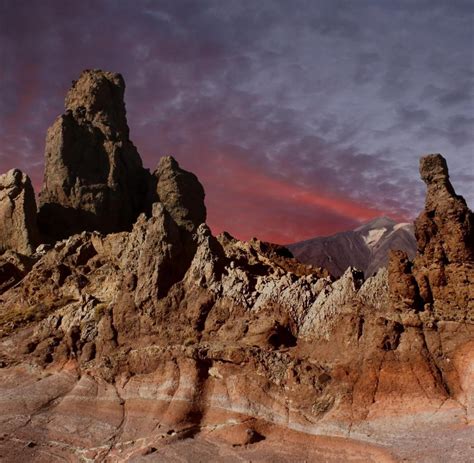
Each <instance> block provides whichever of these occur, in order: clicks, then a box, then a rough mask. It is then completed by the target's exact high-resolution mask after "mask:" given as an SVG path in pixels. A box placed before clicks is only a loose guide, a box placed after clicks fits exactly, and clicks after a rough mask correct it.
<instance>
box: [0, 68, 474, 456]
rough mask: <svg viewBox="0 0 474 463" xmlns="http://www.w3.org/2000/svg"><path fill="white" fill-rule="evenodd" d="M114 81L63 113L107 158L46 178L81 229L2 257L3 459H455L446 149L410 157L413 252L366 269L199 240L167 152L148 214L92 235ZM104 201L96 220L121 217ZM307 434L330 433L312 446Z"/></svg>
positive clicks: (463, 404)
mask: <svg viewBox="0 0 474 463" xmlns="http://www.w3.org/2000/svg"><path fill="white" fill-rule="evenodd" d="M102 78H103V79H105V80H104V81H103V80H102ZM120 82H121V80H120V79H119V78H118V77H116V76H114V75H109V74H107V73H101V74H100V75H98V74H97V72H93V73H91V72H88V73H85V74H84V75H83V76H82V77H81V79H80V81H79V82H78V83H77V84H76V85H75V87H74V88H73V91H71V94H70V95H69V96H68V98H67V104H68V106H69V107H70V108H71V113H68V114H66V116H63V118H64V119H60V122H59V123H58V124H59V127H62V128H61V130H63V129H64V130H66V129H65V126H64V127H63V124H69V123H71V124H72V125H71V126H72V127H74V129H73V133H74V134H75V135H74V136H78V137H80V139H79V140H78V143H79V144H81V143H82V141H81V140H82V139H83V138H82V137H84V140H87V143H89V142H90V137H91V136H92V135H90V134H95V135H97V136H98V137H99V139H100V140H101V143H102V141H104V140H105V141H104V143H103V144H102V145H101V146H107V147H111V149H112V151H105V153H106V154H107V156H106V162H105V165H106V168H104V169H103V170H101V169H99V170H97V171H94V172H92V171H91V172H89V171H88V170H87V171H85V172H84V173H81V175H78V174H77V172H76V173H75V174H74V176H73V177H74V178H75V180H74V182H76V183H77V185H78V187H77V189H76V188H75V187H71V188H70V189H69V190H67V194H66V189H65V188H62V187H61V185H66V184H68V181H69V180H70V178H69V177H68V176H67V175H66V176H63V177H61V176H60V175H59V176H58V177H57V178H60V177H61V178H63V180H64V183H61V182H59V183H54V182H53V183H52V184H50V186H49V187H48V188H47V189H46V190H45V191H46V193H45V196H44V198H45V197H47V196H48V194H49V192H53V191H54V194H52V193H51V194H52V196H51V198H53V197H55V198H56V197H57V198H62V200H63V203H60V202H58V203H53V202H51V203H43V206H42V207H43V208H44V207H46V206H45V205H46V204H59V205H60V207H61V208H62V209H68V208H72V209H73V212H74V214H76V215H75V217H76V218H77V217H82V216H81V215H80V214H86V215H85V217H86V218H84V220H85V222H84V224H86V225H87V227H85V228H89V230H83V231H82V232H81V233H80V234H75V235H73V236H69V237H68V238H67V239H64V240H60V241H58V242H56V243H55V244H54V246H51V247H50V248H48V247H42V248H41V249H40V250H38V252H37V253H35V254H34V256H32V258H31V260H30V261H28V262H23V261H21V259H20V258H19V257H18V256H17V255H15V254H11V255H8V256H7V253H5V254H4V256H3V260H0V455H2V458H3V457H4V456H5V455H6V458H7V460H8V459H9V458H10V459H12V460H13V461H15V458H16V459H17V461H20V460H26V459H35V458H36V459H37V460H38V461H51V460H53V459H58V458H63V459H69V460H75V459H78V460H80V459H83V460H89V461H90V460H93V461H108V460H110V461H134V460H135V461H138V460H141V459H147V458H149V459H153V458H155V456H156V458H159V459H163V460H164V461H166V458H167V455H168V456H169V455H171V456H170V459H172V458H174V459H175V460H176V459H179V458H181V459H184V460H186V459H189V458H188V457H189V456H190V455H192V454H194V455H199V458H201V457H202V459H203V460H204V461H205V460H209V459H211V458H212V459H214V460H215V461H233V460H232V458H234V457H235V460H237V461H238V460H239V458H240V460H241V459H242V458H246V459H251V460H252V461H268V460H269V459H270V460H272V461H273V460H275V461H287V460H290V461H294V460H295V459H302V460H304V459H311V458H313V457H314V456H315V455H318V456H321V460H325V461H334V462H337V461H341V460H343V461H349V460H354V461H356V460H358V461H380V462H384V461H391V462H392V461H395V460H394V459H392V457H391V456H390V454H389V453H394V454H396V456H397V457H399V458H400V459H405V460H406V461H417V462H419V461H436V458H438V457H439V458H438V460H439V461H446V459H451V460H453V458H454V457H453V455H454V456H455V458H458V460H459V461H463V460H464V461H468V460H469V453H470V452H471V451H472V447H471V446H472V439H471V431H472V430H471V428H470V425H471V424H472V422H473V419H474V400H473V397H474V389H473V384H474V381H473V377H472V371H474V369H473V365H474V354H473V352H474V324H473V323H472V313H473V308H472V306H471V305H470V301H471V300H470V299H469V291H472V280H471V279H470V276H469V275H470V273H469V272H470V271H471V270H472V261H471V260H470V259H471V257H470V256H471V254H470V251H469V249H472V248H470V246H471V244H472V243H471V242H470V241H469V236H471V235H470V234H471V233H472V231H471V230H472V228H469V227H471V225H470V224H472V218H470V217H472V216H471V215H470V214H471V213H470V211H469V210H468V209H467V207H465V203H464V202H462V201H461V200H459V198H458V197H457V196H455V194H454V192H453V191H452V188H450V187H449V186H448V185H449V184H448V183H447V174H446V175H445V173H446V171H445V170H443V169H440V168H439V166H440V165H442V163H441V164H440V162H441V161H439V159H438V158H432V157H429V158H427V159H428V160H426V159H425V160H424V161H422V166H423V168H422V175H423V176H424V178H426V179H427V180H428V187H429V191H428V196H429V197H430V195H431V199H429V198H428V200H427V208H426V211H425V212H424V213H423V214H422V216H420V219H419V220H418V221H417V237H418V240H419V244H420V249H419V253H418V255H417V257H416V258H415V262H414V263H412V262H410V260H409V259H408V257H407V255H406V254H404V253H403V252H395V253H393V254H392V259H391V261H390V265H389V268H388V270H387V269H382V270H380V271H379V272H378V273H377V274H376V275H375V276H373V277H371V278H368V279H366V280H364V278H363V275H362V274H361V273H360V272H357V271H355V270H353V269H349V270H347V271H346V272H345V273H344V275H343V276H342V277H341V278H340V279H336V280H335V279H334V278H333V277H331V276H330V275H329V274H328V272H326V271H324V270H321V269H318V268H314V267H311V266H307V265H303V264H301V263H300V262H298V261H297V260H295V259H294V258H293V257H292V256H291V253H290V252H289V251H288V250H287V249H285V248H283V247H281V246H277V245H272V244H269V243H264V242H261V241H259V240H256V239H254V240H251V241H249V242H244V241H239V240H237V239H235V238H233V237H231V236H230V235H229V234H227V233H223V234H221V235H219V236H218V237H215V236H213V235H212V233H211V231H210V229H209V227H208V226H207V225H206V224H205V223H203V221H204V220H205V207H204V204H203V199H204V193H203V191H202V187H201V186H200V184H199V182H198V181H197V179H196V178H195V177H194V176H193V175H192V174H189V173H186V172H184V171H182V170H181V169H180V168H179V166H178V165H177V163H176V162H175V161H174V160H173V159H171V158H165V159H163V160H162V162H161V163H160V166H159V169H158V171H157V174H156V177H155V178H156V182H154V183H153V182H152V189H151V190H148V192H147V193H146V195H145V196H147V197H148V201H150V200H151V199H150V198H152V200H154V201H156V202H155V204H154V205H153V207H152V208H151V210H150V211H149V213H142V214H139V215H138V219H137V220H136V222H135V223H134V225H133V226H131V224H129V225H130V227H131V229H130V230H126V231H121V232H118V233H109V234H103V233H98V232H96V231H90V230H91V229H92V230H94V229H95V228H96V225H97V223H96V222H94V220H96V219H95V218H94V219H92V218H91V221H90V222H87V217H91V215H90V214H92V217H96V218H97V220H99V218H100V217H99V214H100V213H101V211H103V209H102V207H105V206H104V204H105V203H102V202H100V201H101V200H102V199H101V198H102V197H103V198H106V197H107V198H110V197H113V198H117V197H118V196H114V195H119V193H120V194H122V193H123V194H124V195H127V194H129V193H130V190H129V188H132V185H131V184H128V183H127V184H126V185H127V186H126V187H124V188H123V189H120V188H118V187H117V188H118V189H116V188H115V187H116V185H122V186H123V185H124V184H122V183H120V182H119V183H117V184H116V183H114V182H109V180H107V181H104V182H103V181H102V180H104V177H101V176H102V174H103V172H105V171H106V170H107V169H108V168H109V167H111V169H112V171H113V172H119V173H120V172H122V171H121V170H120V167H119V165H118V164H114V163H113V162H109V161H110V160H111V159H115V158H114V157H113V156H111V157H109V154H110V153H112V152H115V153H118V154H117V156H118V157H119V158H120V156H122V155H124V152H123V151H121V150H123V149H125V148H124V146H128V148H127V149H131V148H130V146H131V145H128V144H127V143H126V140H128V139H126V138H123V137H122V136H124V134H125V133H127V134H128V129H127V128H126V121H125V119H124V112H122V111H121V108H122V106H120V104H117V101H119V100H116V99H114V98H111V95H112V96H113V95H114V94H115V93H114V92H115V91H116V90H117V88H118V90H120V88H122V87H121V86H120ZM82 89H87V91H86V92H85V93H86V94H87V97H84V95H83V91H82ZM91 89H93V91H91ZM114 89H115V90H114ZM89 93H90V94H89ZM119 93H120V92H119ZM76 94H77V95H76ZM100 95H102V96H100ZM103 95H108V96H107V97H105V96H103ZM81 108H83V109H81ZM122 116H123V117H122ZM68 118H70V120H69V119H68ZM66 119H68V120H69V122H64V121H65V120H66ZM124 124H125V125H124ZM83 129H84V130H85V133H86V134H85V135H83V134H82V132H80V130H83ZM67 130H69V129H67ZM67 130H66V132H67ZM117 131H118V132H119V133H120V134H122V135H120V134H119V135H116V133H117ZM114 134H115V135H114ZM95 135H94V136H95ZM116 137H118V138H116ZM121 137H122V138H121ZM64 140H66V139H64ZM64 140H63V141H61V143H59V145H57V146H63V145H64V143H66V144H67V143H69V141H68V142H65V141H64ZM117 140H119V141H118V142H117ZM63 142H64V143H63ZM87 143H86V144H87ZM115 143H117V144H115ZM68 146H69V147H71V146H73V145H68ZM81 146H82V145H81ZM87 146H89V145H87ZM94 146H95V145H94ZM107 149H108V148H107ZM114 150H117V151H114ZM59 151H61V150H59ZM67 152H68V153H73V154H74V156H73V158H74V161H72V159H73V158H67V157H66V159H68V162H69V164H68V166H67V167H64V166H63V165H62V164H61V162H62V161H61V162H59V163H58V164H57V165H56V167H58V166H59V167H58V169H59V170H58V172H59V173H61V175H62V173H68V172H71V165H72V164H71V162H73V163H76V162H77V159H80V156H79V155H78V153H82V151H80V150H79V151H70V150H69V149H68V150H67ZM94 152H95V151H94ZM90 153H92V151H91V152H90ZM65 154H66V151H64V152H62V154H61V155H60V156H59V155H58V157H57V159H63V158H64V155H65ZM91 156H92V154H91ZM104 159H105V158H104ZM120 159H122V158H120ZM74 165H75V166H77V164H74ZM137 165H138V164H136V165H135V164H134V166H135V167H136V166H137ZM56 167H54V168H53V167H51V166H50V169H53V171H54V169H55V168H56ZM63 167H64V169H63ZM112 167H113V168H112ZM140 168H141V166H140ZM117 169H118V170H117ZM133 169H134V167H132V172H138V171H139V169H137V170H133ZM47 170H48V169H47ZM120 175H121V174H120ZM120 175H119V178H120V179H121V178H122V177H121V176H120ZM71 178H72V177H71ZM107 178H108V177H107ZM85 180H87V181H85ZM152 180H153V179H152ZM96 182H98V183H96ZM433 182H434V183H433ZM76 183H75V184H76ZM54 185H55V186H54ZM68 185H69V184H68ZM53 186H54V187H53ZM96 187H97V188H96ZM68 188H69V187H68ZM139 191H140V195H142V194H144V193H143V190H139ZM150 191H151V192H152V193H153V194H155V192H156V196H155V198H153V194H150ZM98 192H101V193H100V194H99V193H98ZM96 193H97V195H96ZM102 193H103V196H102ZM130 194H132V193H130ZM133 194H135V193H133ZM54 195H56V196H54ZM61 195H62V196H61ZM132 196H133V195H132ZM137 197H138V196H137ZM87 198H89V199H90V201H89V202H88V200H87ZM68 201H72V202H74V201H78V202H77V203H74V207H72V206H71V204H72V203H71V202H68ZM104 201H105V200H104ZM107 201H108V200H107ZM145 203H146V201H145ZM132 204H134V203H132ZM137 204H138V203H137ZM59 210H60V209H58V211H59ZM138 211H140V207H137V209H136V210H135V212H138ZM115 212H116V211H114V210H111V211H108V210H106V211H105V213H106V217H108V219H110V220H111V221H112V222H113V221H114V220H116V222H115V225H116V226H117V227H118V225H117V224H121V225H124V224H125V223H126V222H127V220H128V219H127V220H125V218H124V217H125V216H123V217H122V216H120V220H119V216H113V217H112V216H111V215H110V214H112V215H113V214H115ZM135 212H134V213H135ZM58 213H59V212H58ZM61 213H62V212H61ZM107 214H109V215H107ZM133 215H134V214H132V215H130V216H129V218H130V217H132V216H133ZM466 217H467V218H466ZM122 219H123V222H122ZM450 221H453V222H455V223H453V224H452V225H453V227H454V229H455V230H456V236H457V240H458V242H456V243H455V242H450V233H451V227H450V225H449V224H450ZM99 224H100V223H99ZM76 226H79V225H77V224H76ZM124 227H125V225H124ZM118 228H121V227H118ZM71 230H72V229H69V232H71ZM102 231H104V230H102ZM105 231H110V230H109V229H108V228H107V230H105ZM7 257H8V258H7ZM15 269H17V270H18V272H17V273H15V271H14V270H15ZM440 275H444V277H445V279H444V280H443V279H442V278H441V277H440ZM463 285H464V286H463ZM453 291H454V292H457V293H458V294H459V296H458V295H454V293H453ZM297 431H298V432H304V433H306V436H305V437H304V439H303V437H302V436H301V434H299V433H298V432H297ZM310 434H312V435H315V434H318V435H330V436H339V439H338V440H337V441H336V442H334V441H332V444H330V445H329V443H328V441H324V442H323V443H324V445H323V446H322V447H324V449H325V450H324V449H323V450H321V446H320V447H318V444H317V442H315V441H314V438H312V437H310V436H309V435H310ZM282 436H285V437H286V438H288V440H287V439H283V438H282ZM298 436H299V437H298ZM347 438H350V439H358V440H359V441H360V442H359V443H354V441H352V440H349V439H347ZM282 440H285V442H287V441H289V442H290V443H291V446H292V447H291V451H289V450H288V449H286V450H285V449H284V448H282V446H281V441H282ZM297 442H304V443H305V445H304V446H302V445H299V446H298V445H297ZM362 442H364V443H365V444H363V443H362ZM367 442H369V443H375V444H377V445H378V446H379V447H380V446H381V447H384V449H380V448H377V449H374V448H373V447H371V446H369V444H367ZM423 442H428V444H426V445H424V444H420V443H423ZM278 443H280V446H279V447H278ZM288 445H290V444H288ZM302 447H304V449H302ZM276 448H278V452H277V453H275V449H276ZM306 450H307V451H306ZM216 452H217V453H218V454H219V457H218V458H214V457H215V455H216ZM318 452H319V453H318ZM154 454H156V455H155V456H154ZM229 455H230V456H231V457H229ZM295 455H296V456H297V457H298V458H295ZM300 456H301V458H300ZM433 456H434V458H432V457H433ZM229 458H231V459H230V460H229ZM454 461H455V459H454Z"/></svg>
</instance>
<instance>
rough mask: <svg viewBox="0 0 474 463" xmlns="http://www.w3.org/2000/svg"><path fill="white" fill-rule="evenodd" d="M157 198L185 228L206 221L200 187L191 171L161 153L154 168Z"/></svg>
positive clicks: (192, 229)
mask: <svg viewBox="0 0 474 463" xmlns="http://www.w3.org/2000/svg"><path fill="white" fill-rule="evenodd" d="M154 176H155V178H156V183H157V186H156V192H157V196H158V197H157V200H158V201H160V202H161V203H162V204H163V206H164V207H165V209H166V210H167V211H168V213H169V214H170V215H171V217H172V218H173V220H174V221H175V222H176V223H177V225H178V226H179V227H182V228H184V229H185V230H187V231H189V232H194V231H196V229H197V227H198V226H199V225H200V224H202V223H205V222H206V206H205V205H204V196H205V195H204V188H203V187H202V185H201V183H200V182H199V180H198V179H197V177H196V176H195V175H194V174H192V173H191V172H187V171H185V170H183V169H181V167H180V166H179V164H178V163H177V162H176V160H175V159H174V158H173V157H171V156H164V157H162V158H161V159H160V163H159V165H158V167H157V169H156V171H155V172H154Z"/></svg>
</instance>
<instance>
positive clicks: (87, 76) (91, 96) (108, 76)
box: [65, 69, 125, 117]
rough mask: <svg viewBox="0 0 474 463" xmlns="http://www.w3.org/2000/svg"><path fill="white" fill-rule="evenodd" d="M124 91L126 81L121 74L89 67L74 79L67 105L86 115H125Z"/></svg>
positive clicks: (67, 108) (68, 107)
mask: <svg viewBox="0 0 474 463" xmlns="http://www.w3.org/2000/svg"><path fill="white" fill-rule="evenodd" d="M124 93H125V82H124V80H123V77H122V76H121V75H120V74H116V73H113V72H107V71H101V70H100V69H94V70H90V69H87V70H85V71H83V72H82V73H81V75H80V76H79V79H78V80H75V81H73V83H72V87H71V88H70V90H69V91H68V93H67V95H66V99H65V107H66V110H70V111H72V112H73V113H79V114H81V113H82V114H83V115H84V116H86V115H93V114H96V113H106V114H108V115H115V116H117V115H120V116H122V117H125V103H124V99H123V98H124Z"/></svg>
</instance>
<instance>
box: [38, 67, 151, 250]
mask: <svg viewBox="0 0 474 463" xmlns="http://www.w3.org/2000/svg"><path fill="white" fill-rule="evenodd" d="M124 91H125V83H124V81H123V78H122V76H121V75H120V74H114V73H111V72H103V71H99V70H87V71H84V72H83V73H82V74H81V76H80V77H79V79H78V80H77V81H75V82H73V86H72V88H71V89H70V90H69V92H68V94H67V96H66V100H65V107H66V113H65V114H63V115H62V116H60V117H58V119H56V121H55V122H54V124H53V125H52V126H51V127H50V128H49V130H48V134H47V137H46V149H45V174H44V184H43V189H42V191H41V193H40V199H39V206H40V208H39V225H40V229H41V231H42V232H43V234H44V235H46V236H47V237H49V239H50V240H53V241H54V240H57V239H62V238H66V237H68V236H71V235H73V234H75V233H79V232H81V231H83V230H89V231H94V230H96V231H100V232H103V233H110V232H117V231H121V230H130V229H131V227H132V225H133V223H134V222H135V220H136V218H137V217H138V215H139V214H140V213H141V212H143V211H146V210H149V209H150V204H147V198H148V196H147V195H148V190H149V188H150V184H151V181H152V179H151V175H150V173H149V172H148V171H147V170H145V169H144V168H143V166H142V161H141V159H140V156H139V154H138V152H137V150H136V148H135V146H134V145H133V143H132V142H131V141H130V139H129V129H128V125H127V119H126V114H125V103H124V101H123V96H124Z"/></svg>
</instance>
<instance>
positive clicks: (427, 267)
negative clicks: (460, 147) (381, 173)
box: [413, 154, 474, 321]
mask: <svg viewBox="0 0 474 463" xmlns="http://www.w3.org/2000/svg"><path fill="white" fill-rule="evenodd" d="M420 174H421V178H422V179H423V181H424V182H425V183H426V185H427V194H426V202H425V209H424V211H422V213H421V214H420V215H419V216H418V218H417V219H416V221H415V234H416V238H417V242H418V253H417V255H416V258H415V260H414V268H413V274H414V275H415V277H416V280H417V282H418V286H419V288H420V295H421V297H422V299H423V301H424V303H425V304H426V305H427V308H432V309H433V310H434V311H435V312H436V313H439V314H443V316H448V317H450V318H453V319H458V320H459V319H463V318H465V317H466V316H468V317H470V319H471V321H472V320H473V319H472V318H471V317H472V310H473V309H474V215H473V213H472V211H471V210H470V209H469V208H468V207H467V204H466V201H465V200H464V198H463V197H462V196H458V195H457V194H456V193H455V191H454V189H453V187H452V185H451V182H450V180H449V174H448V167H447V164H446V161H445V159H444V158H443V157H442V156H441V155H440V154H431V155H428V156H426V157H423V158H421V160H420Z"/></svg>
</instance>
